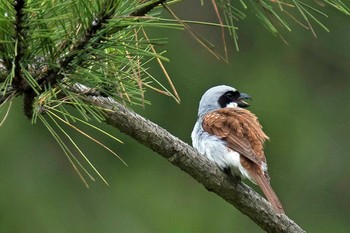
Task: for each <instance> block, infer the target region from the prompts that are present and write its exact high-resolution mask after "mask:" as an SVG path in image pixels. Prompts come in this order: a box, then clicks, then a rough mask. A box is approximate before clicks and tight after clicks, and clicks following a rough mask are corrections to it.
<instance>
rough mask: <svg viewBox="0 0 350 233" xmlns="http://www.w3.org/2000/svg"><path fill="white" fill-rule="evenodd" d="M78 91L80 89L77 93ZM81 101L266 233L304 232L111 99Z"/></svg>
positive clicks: (188, 148) (93, 97) (171, 138)
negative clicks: (245, 216) (238, 211)
mask: <svg viewBox="0 0 350 233" xmlns="http://www.w3.org/2000/svg"><path fill="white" fill-rule="evenodd" d="M78 91H80V92H81V90H78ZM85 101H87V102H88V103H91V104H93V105H95V106H98V107H101V108H103V109H105V113H106V115H107V118H106V122H107V124H109V125H112V126H113V127H115V128H117V129H119V130H120V131H122V132H124V133H126V134H127V135H129V136H131V137H132V138H134V139H135V140H137V141H138V142H140V143H141V144H143V145H145V146H146V147H149V148H150V149H152V150H153V151H155V152H157V153H158V154H159V155H161V156H162V157H164V158H165V159H167V160H168V161H169V162H171V163H172V164H173V165H175V166H177V167H178V168H180V169H181V170H183V171H185V172H186V173H188V174H189V175H190V176H192V177H193V178H194V179H195V180H197V181H198V182H199V183H201V184H202V185H203V186H204V187H205V188H206V189H207V190H208V191H211V192H214V193H216V194H217V195H218V196H220V197H221V198H223V199H224V200H226V201H227V202H228V203H230V204H231V205H233V206H234V207H236V208H237V209H238V210H240V211H241V212H242V213H243V214H245V215H247V216H248V217H249V218H251V219H252V220H253V221H254V222H255V223H256V224H258V225H259V226H260V227H261V228H262V229H264V230H265V231H267V232H276V233H277V232H279V233H281V232H286V233H287V232H288V233H299V232H305V231H304V230H303V229H302V228H300V227H299V226H298V225H297V224H296V223H295V222H294V221H293V220H291V219H290V218H288V216H287V215H277V214H276V213H275V212H274V210H273V209H272V207H271V205H270V204H269V203H268V202H267V201H266V200H265V199H264V198H262V197H261V196H260V195H259V194H258V193H256V192H255V191H254V190H253V189H251V188H250V187H249V186H247V185H245V184H243V183H241V182H239V181H237V180H234V179H233V178H232V177H229V176H227V175H226V174H225V173H224V172H223V171H221V170H220V169H219V168H218V167H217V166H216V165H215V164H213V163H212V162H210V161H209V160H207V159H206V158H205V157H204V156H201V155H200V154H199V153H198V152H197V151H196V150H195V149H193V148H192V147H191V146H189V145H188V144H186V143H184V142H183V141H181V140H180V139H178V138H176V137H175V136H173V135H171V134H170V133H169V132H167V131H166V130H165V129H163V128H161V127H160V126H158V125H156V124H155V123H153V122H151V121H149V120H147V119H145V118H143V117H142V116H140V115H138V114H137V113H135V112H133V111H132V110H129V109H127V108H126V107H124V106H123V105H121V104H119V103H118V102H116V101H114V100H112V99H111V98H105V97H96V96H87V97H85Z"/></svg>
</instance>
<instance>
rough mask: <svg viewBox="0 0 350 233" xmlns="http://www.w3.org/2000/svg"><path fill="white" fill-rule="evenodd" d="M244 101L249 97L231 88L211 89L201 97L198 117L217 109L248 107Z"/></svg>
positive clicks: (216, 87) (217, 87) (218, 87)
mask: <svg viewBox="0 0 350 233" xmlns="http://www.w3.org/2000/svg"><path fill="white" fill-rule="evenodd" d="M245 99H251V97H250V96H249V95H247V94H245V93H240V92H239V91H237V90H236V89H235V88H233V87H230V86H226V85H220V86H215V87H212V88H210V89H209V90H207V91H206V92H205V93H204V95H203V96H202V99H201V101H200V102H199V109H198V115H199V116H203V115H205V114H206V113H208V112H211V111H214V110H216V109H219V108H227V107H239V108H246V107H249V104H248V103H247V102H245V101H244V100H245Z"/></svg>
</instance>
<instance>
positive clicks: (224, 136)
mask: <svg viewBox="0 0 350 233" xmlns="http://www.w3.org/2000/svg"><path fill="white" fill-rule="evenodd" d="M248 99H250V100H251V99H252V98H251V97H250V96H249V95H248V94H245V93H241V92H239V91H238V90H236V89H235V88H234V87H230V86H227V85H219V86H214V87H212V88H210V89H208V90H207V91H206V92H205V93H204V94H203V96H202V98H201V100H200V102H199V108H198V118H197V121H196V123H195V126H194V128H193V131H192V133H191V138H192V145H193V147H194V148H195V149H197V151H198V152H199V153H200V154H201V155H203V156H205V157H207V158H208V159H209V160H211V161H213V162H214V163H216V164H217V165H218V166H219V168H221V169H222V170H224V171H226V172H227V171H228V172H229V174H230V175H233V176H235V177H238V178H239V179H241V178H243V179H248V180H250V181H251V182H252V183H254V184H257V185H258V186H259V187H260V188H261V190H262V191H263V193H264V195H265V196H266V198H267V200H268V201H269V202H270V204H271V205H272V207H273V209H274V210H275V212H276V213H277V214H284V209H283V207H282V204H281V202H280V200H279V199H278V197H277V195H276V193H275V192H274V190H273V189H272V187H271V185H270V176H269V174H268V172H267V163H266V157H265V154H264V143H265V141H266V140H269V137H268V136H267V135H266V134H265V133H264V131H263V130H262V126H261V124H260V123H259V121H258V118H257V117H256V116H255V114H253V113H252V112H251V111H249V110H247V109H246V108H247V107H249V106H250V104H249V103H247V102H246V101H245V100H248Z"/></svg>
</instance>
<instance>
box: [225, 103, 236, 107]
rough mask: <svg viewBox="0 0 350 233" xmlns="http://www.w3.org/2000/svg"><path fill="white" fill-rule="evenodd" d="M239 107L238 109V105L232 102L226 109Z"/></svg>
mask: <svg viewBox="0 0 350 233" xmlns="http://www.w3.org/2000/svg"><path fill="white" fill-rule="evenodd" d="M237 107H238V104H237V103H235V102H231V103H229V104H227V105H226V108H237Z"/></svg>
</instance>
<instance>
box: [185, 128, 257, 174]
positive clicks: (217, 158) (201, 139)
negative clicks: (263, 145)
mask: <svg viewBox="0 0 350 233" xmlns="http://www.w3.org/2000/svg"><path fill="white" fill-rule="evenodd" d="M191 138H192V145H193V147H194V148H196V149H197V150H198V152H199V153H200V154H202V155H204V156H206V157H207V158H208V159H209V160H211V161H213V162H215V163H216V164H217V165H218V166H219V167H220V168H222V169H224V168H227V167H230V168H231V171H232V172H233V173H234V174H235V175H238V176H241V177H242V178H248V179H250V180H251V178H250V176H249V174H248V172H247V171H246V170H245V169H244V168H243V167H242V165H241V162H240V155H239V153H237V152H235V151H233V150H231V149H229V148H228V147H226V145H225V142H224V141H223V140H221V139H220V138H218V137H216V136H214V135H211V134H208V133H207V132H204V130H203V129H202V127H201V125H200V123H199V122H197V123H196V125H195V126H194V129H193V131H192V134H191Z"/></svg>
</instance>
